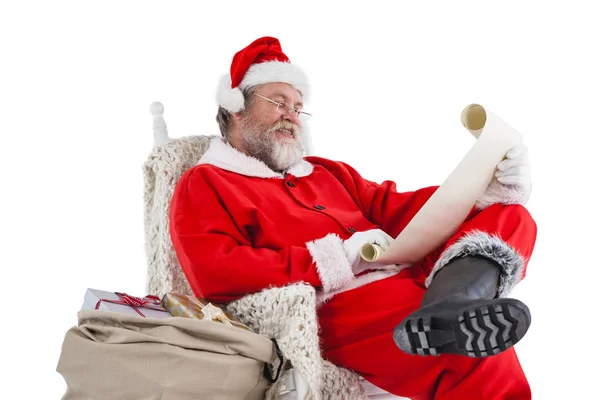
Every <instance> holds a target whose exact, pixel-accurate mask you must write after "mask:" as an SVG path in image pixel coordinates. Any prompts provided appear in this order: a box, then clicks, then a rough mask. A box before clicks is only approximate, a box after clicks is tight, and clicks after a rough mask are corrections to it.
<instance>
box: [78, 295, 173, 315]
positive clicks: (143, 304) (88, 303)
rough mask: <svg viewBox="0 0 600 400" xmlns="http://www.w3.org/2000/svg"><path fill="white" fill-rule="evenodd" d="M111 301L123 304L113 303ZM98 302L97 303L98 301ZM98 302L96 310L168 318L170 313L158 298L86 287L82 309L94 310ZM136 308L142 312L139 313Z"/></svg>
mask: <svg viewBox="0 0 600 400" xmlns="http://www.w3.org/2000/svg"><path fill="white" fill-rule="evenodd" d="M111 301H115V302H120V303H123V304H118V303H113V302H111ZM98 302H99V303H98ZM96 304H98V308H97V309H98V310H103V311H112V312H118V313H122V314H129V315H136V316H138V317H141V316H144V317H148V318H170V317H171V314H169V312H168V311H167V310H166V309H165V308H164V307H163V306H162V305H161V302H160V300H158V299H156V298H155V299H153V298H150V297H148V296H147V297H144V298H140V297H134V296H129V295H127V294H125V293H120V294H117V293H114V292H106V291H104V290H98V289H88V290H87V291H86V292H85V298H84V301H83V306H82V307H81V309H82V310H94V309H96ZM136 309H137V310H138V311H139V312H140V313H142V314H143V315H140V314H139V313H138V312H137V311H136Z"/></svg>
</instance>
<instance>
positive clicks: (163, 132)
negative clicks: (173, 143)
mask: <svg viewBox="0 0 600 400" xmlns="http://www.w3.org/2000/svg"><path fill="white" fill-rule="evenodd" d="M164 112H165V107H164V106H163V105H162V103H160V102H159V101H155V102H154V103H152V104H150V113H151V114H152V116H153V117H154V123H153V125H152V127H153V128H154V145H155V146H162V145H163V144H165V143H167V141H168V140H169V133H168V132H167V123H166V122H165V119H164V117H163V113H164Z"/></svg>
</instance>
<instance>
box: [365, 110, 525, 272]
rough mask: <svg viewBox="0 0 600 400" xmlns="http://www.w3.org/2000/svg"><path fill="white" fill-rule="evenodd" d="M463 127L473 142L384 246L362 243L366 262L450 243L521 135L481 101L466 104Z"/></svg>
mask: <svg viewBox="0 0 600 400" xmlns="http://www.w3.org/2000/svg"><path fill="white" fill-rule="evenodd" d="M461 122H462V124H463V126H464V127H465V128H466V129H467V130H468V131H469V132H471V134H473V136H475V138H476V139H477V141H476V142H475V144H474V145H473V147H472V148H471V150H469V152H468V153H467V154H466V155H465V157H464V158H463V159H462V161H461V162H460V163H459V164H458V165H457V166H456V168H455V169H454V171H452V173H451V174H450V175H449V176H448V177H447V178H446V180H445V181H444V183H442V185H441V186H440V187H439V188H438V189H437V190H436V191H435V193H434V194H433V195H432V196H431V197H430V198H429V200H428V201H427V202H426V203H425V204H424V205H423V207H421V209H420V210H419V212H417V214H416V215H415V216H414V217H413V218H412V220H411V221H410V222H409V223H408V225H407V226H406V227H405V228H404V230H403V231H402V232H400V234H399V235H398V237H397V238H396V239H395V240H394V241H393V242H392V244H391V245H390V246H389V248H388V249H387V250H383V249H382V248H381V247H379V246H377V245H373V244H366V245H364V246H363V248H362V250H361V257H362V258H363V259H364V260H366V261H371V262H374V261H376V262H378V263H389V264H412V263H414V262H416V261H418V260H420V259H422V258H423V257H424V256H426V255H427V254H428V253H430V252H431V251H433V250H435V249H436V248H438V247H439V246H441V245H442V244H443V243H445V242H446V241H448V239H450V237H452V235H453V234H454V233H455V232H456V230H457V229H458V227H459V226H460V224H461V223H463V221H464V220H465V218H466V217H467V215H469V212H470V211H471V209H472V208H473V206H474V205H475V202H476V201H477V199H478V198H479V197H481V195H483V193H484V192H485V189H486V188H487V187H488V185H489V183H490V182H491V181H492V178H493V177H494V173H495V171H496V166H497V165H498V163H499V162H500V161H502V160H503V159H504V157H505V155H506V153H507V152H508V150H510V149H511V148H512V147H513V146H515V145H517V144H519V143H521V142H522V140H523V137H522V135H521V134H520V133H519V132H517V131H516V130H515V129H514V128H513V127H511V126H510V125H508V124H507V123H506V122H504V121H503V120H502V119H500V118H498V117H497V116H496V115H494V114H492V113H490V112H489V111H487V110H486V109H485V108H483V107H482V106H481V105H479V104H471V105H469V106H467V107H465V108H464V109H463V111H462V113H461Z"/></svg>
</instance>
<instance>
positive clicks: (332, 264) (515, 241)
mask: <svg viewBox="0 0 600 400" xmlns="http://www.w3.org/2000/svg"><path fill="white" fill-rule="evenodd" d="M435 190H436V187H428V188H424V189H420V190H416V191H414V192H405V193H398V192H397V191H396V187H395V184H394V183H393V182H390V181H386V182H384V183H382V184H377V183H374V182H371V181H369V180H366V179H363V178H362V177H361V176H360V175H359V174H358V172H357V171H355V170H354V169H353V168H352V167H350V166H349V165H346V164H344V163H340V162H334V161H331V160H327V159H323V158H317V157H308V158H306V159H305V160H304V161H302V162H301V163H299V164H298V165H295V166H294V167H292V168H291V169H290V170H288V171H287V172H285V173H283V174H280V173H277V172H274V171H272V170H270V169H269V168H268V167H267V166H266V165H265V164H263V163H262V162H260V161H258V160H256V159H253V158H251V157H248V156H246V155H244V154H242V153H240V152H238V151H237V150H235V149H234V148H233V147H231V146H229V145H228V144H226V143H225V142H223V141H222V140H221V139H216V140H215V141H213V142H212V144H211V146H210V148H209V149H208V150H207V152H206V153H205V154H204V156H203V157H202V159H201V160H200V161H199V165H197V166H196V167H194V168H192V169H191V170H189V171H187V172H186V173H185V174H184V175H183V176H182V178H181V180H180V181H179V183H178V185H177V187H176V189H175V192H174V194H173V199H172V202H171V214H170V218H171V238H172V242H173V245H174V248H175V251H176V253H177V256H178V259H179V262H180V264H181V266H182V269H183V271H184V273H185V275H186V277H187V279H188V281H189V283H190V286H191V288H192V290H193V291H194V293H195V294H196V295H197V296H200V297H204V298H207V299H209V300H212V301H215V302H227V301H232V300H235V299H238V298H240V297H242V296H244V295H246V294H249V293H253V292H258V291H260V290H262V289H265V288H268V287H271V286H283V285H286V284H288V283H293V282H306V283H309V284H311V285H313V286H314V287H316V288H317V289H318V290H319V292H320V293H321V299H322V300H324V299H328V298H329V301H328V302H326V303H325V304H324V305H323V306H322V307H321V308H320V310H319V323H320V325H321V328H322V331H321V336H322V341H323V342H322V347H323V354H324V356H325V357H326V358H328V359H330V360H331V361H332V362H334V363H336V364H338V365H342V366H345V367H347V368H350V369H353V370H355V371H357V372H359V373H361V374H362V375H363V376H364V377H366V378H367V379H369V380H370V381H371V382H372V383H374V384H376V385H377V386H379V387H382V388H384V389H386V390H387V391H389V392H391V393H396V394H399V395H407V394H410V395H411V396H414V397H415V398H418V396H419V393H420V394H422V395H423V396H424V397H423V398H431V396H432V395H433V393H434V391H435V390H438V392H436V393H440V390H442V389H440V388H449V389H448V390H447V391H446V389H443V390H442V391H444V393H445V395H447V396H448V398H468V397H464V395H466V393H473V391H475V392H478V393H482V396H483V397H478V398H489V399H492V398H502V397H496V395H495V393H505V394H507V393H508V394H514V395H515V396H514V397H511V398H528V397H527V396H528V393H529V388H528V385H527V382H526V380H525V377H524V375H523V373H522V370H521V369H520V366H519V365H518V360H517V359H516V356H515V355H514V351H513V350H512V349H509V350H507V351H506V352H504V353H502V354H500V355H497V356H494V357H489V358H486V359H470V358H466V357H460V358H459V359H455V357H449V358H443V357H439V358H436V357H417V358H418V359H415V358H414V357H415V356H409V355H406V354H404V353H402V352H401V351H400V350H398V349H397V348H396V347H395V345H394V344H393V340H392V335H391V332H392V330H393V327H394V326H395V324H397V323H399V322H400V321H401V320H402V319H403V318H404V317H405V316H406V315H408V314H409V313H410V312H412V311H413V310H414V309H415V308H416V307H418V304H419V302H420V297H421V296H422V293H423V292H424V287H425V286H427V285H428V282H429V281H430V280H431V277H432V276H433V275H434V273H435V271H437V270H438V269H439V268H442V267H443V266H444V265H445V264H447V263H448V262H449V261H450V260H452V259H453V258H454V257H460V256H463V255H471V254H472V255H483V256H486V257H488V258H492V259H494V260H496V261H497V262H498V264H499V265H500V266H501V267H502V273H501V281H500V287H499V292H500V295H501V296H504V295H506V294H507V293H509V292H510V290H511V289H512V287H513V286H514V285H515V284H516V283H517V282H518V281H519V280H520V279H521V278H522V276H523V275H524V273H525V265H526V263H527V260H528V258H529V255H530V254H531V252H532V250H533V245H534V241H535V234H536V228H535V224H534V223H533V221H532V220H531V218H530V216H529V215H528V213H527V212H526V211H525V209H524V208H523V207H521V206H510V207H502V206H491V207H489V209H486V210H484V211H481V212H479V211H478V210H476V209H473V210H472V212H471V214H470V215H469V216H468V217H467V219H466V221H465V223H464V224H463V226H461V228H460V229H459V230H458V232H457V233H456V235H455V236H454V237H452V238H451V239H450V240H449V241H448V242H447V243H446V244H445V245H444V246H442V247H441V248H440V249H438V250H436V251H434V252H432V253H431V254H430V255H428V256H427V257H426V258H425V259H424V260H422V261H421V262H420V263H417V265H415V266H413V267H411V268H408V269H407V270H404V271H402V272H401V273H398V272H397V271H391V272H389V273H371V274H368V275H366V276H363V277H360V278H356V277H354V276H353V274H352V271H351V267H350V265H349V262H348V260H347V259H346V256H345V253H344V250H343V247H342V243H343V240H344V239H347V238H348V237H350V236H351V235H352V234H353V233H354V232H357V231H366V230H369V229H373V228H381V229H382V230H384V231H385V232H387V233H388V234H390V235H391V236H393V237H396V236H397V235H398V234H399V233H400V232H401V231H402V229H404V227H405V226H406V225H407V224H408V222H409V221H410V220H411V219H412V217H413V216H414V215H415V214H416V212H417V211H418V210H419V209H420V208H421V206H422V205H423V204H424V203H425V202H426V201H427V199H428V198H429V197H430V196H431V195H432V194H433V192H434V191H435ZM392 275H394V276H392ZM382 278H389V279H382ZM377 280H379V281H377ZM366 283H371V284H369V285H365V284H366ZM359 286H362V287H360V288H359V289H354V290H349V289H352V288H356V287H359ZM340 292H343V293H341V294H337V293H340ZM334 294H337V295H336V296H334V297H332V296H333V295H334ZM375 311H376V312H375ZM383 315H385V316H386V317H385V318H382V316H383ZM453 369H455V370H456V373H454V374H451V373H449V372H448V371H449V370H453ZM444 371H445V372H444ZM464 371H471V372H469V373H468V374H470V376H469V380H468V382H469V383H468V384H461V385H458V386H457V384H458V382H461V380H462V379H464V378H465V375H464ZM482 371H484V372H482ZM490 371H494V372H493V375H494V376H496V378H494V379H491V378H490ZM403 374H404V375H405V376H406V377H407V379H398V377H399V376H402V375H403ZM409 376H410V378H409ZM440 376H444V377H445V378H443V379H442V378H440ZM507 380H508V381H510V382H512V383H511V384H510V385H507V384H506V381H507ZM457 387H458V389H456V388H457ZM436 388H437V389H436ZM499 390H500V392H499ZM463 391H464V393H463ZM436 398H438V397H436ZM440 398H442V397H440ZM444 398H445V397H444Z"/></svg>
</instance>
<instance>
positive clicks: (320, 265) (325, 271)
mask: <svg viewBox="0 0 600 400" xmlns="http://www.w3.org/2000/svg"><path fill="white" fill-rule="evenodd" d="M306 248H307V249H308V251H309V252H310V255H311V256H312V258H313V260H314V261H315V264H316V266H317V271H318V272H319V276H320V277H321V282H322V283H323V290H324V291H325V292H326V293H327V292H331V291H333V290H337V289H340V288H342V287H344V286H346V285H347V284H348V283H350V281H352V280H353V279H354V274H353V273H352V266H351V265H350V262H349V261H348V259H347V258H346V253H345V252H344V247H343V241H342V239H340V237H339V236H338V235H335V234H329V235H327V236H325V237H324V238H321V239H317V240H315V241H313V242H308V243H306Z"/></svg>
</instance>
